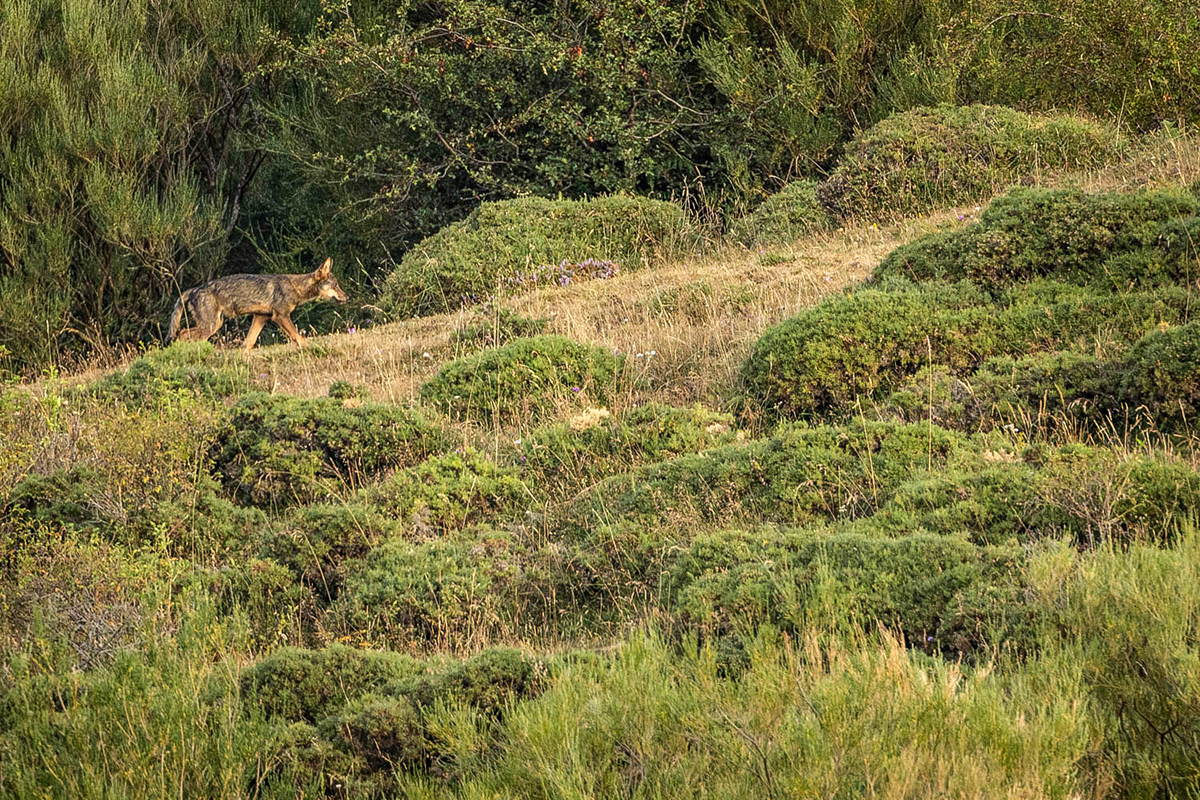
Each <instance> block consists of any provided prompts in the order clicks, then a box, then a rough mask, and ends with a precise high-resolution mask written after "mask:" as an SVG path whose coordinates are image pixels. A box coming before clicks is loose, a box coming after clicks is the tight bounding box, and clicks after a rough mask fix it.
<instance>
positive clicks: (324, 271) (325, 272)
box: [317, 258, 333, 278]
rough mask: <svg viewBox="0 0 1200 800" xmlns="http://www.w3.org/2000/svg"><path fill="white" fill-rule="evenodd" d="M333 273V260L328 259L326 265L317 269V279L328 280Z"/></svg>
mask: <svg viewBox="0 0 1200 800" xmlns="http://www.w3.org/2000/svg"><path fill="white" fill-rule="evenodd" d="M332 271H333V259H332V258H327V259H325V263H324V264H322V265H321V266H319V267H317V277H319V278H328V277H329V273H331V272H332Z"/></svg>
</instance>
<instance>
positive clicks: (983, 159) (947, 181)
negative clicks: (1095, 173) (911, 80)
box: [816, 105, 1126, 217]
mask: <svg viewBox="0 0 1200 800" xmlns="http://www.w3.org/2000/svg"><path fill="white" fill-rule="evenodd" d="M1125 148H1126V144H1125V142H1124V140H1122V139H1121V138H1120V136H1119V135H1118V134H1117V132H1116V131H1115V130H1113V129H1111V128H1109V127H1107V126H1105V125H1102V124H1100V123H1096V122H1092V121H1090V120H1086V119H1082V118H1080V117H1073V116H1065V115H1058V116H1050V117H1036V116H1031V115H1029V114H1023V113H1021V112H1020V111H1014V110H1012V109H1011V108H1004V107H1003V106H982V105H973V106H964V107H955V106H948V105H944V106H937V107H934V108H914V109H912V110H909V111H904V112H903V113H899V114H895V115H893V116H890V117H888V118H887V119H885V120H883V121H882V122H880V123H878V124H877V125H875V126H874V127H872V128H870V129H868V130H866V131H865V132H863V133H862V134H861V135H860V136H858V137H857V138H855V139H853V140H852V141H851V142H850V143H849V144H848V145H847V146H846V150H845V152H844V153H843V154H842V157H841V158H840V159H838V163H837V168H836V169H834V171H833V172H832V173H831V174H830V176H829V178H828V179H826V180H825V181H824V182H823V183H822V184H821V186H820V188H819V189H818V190H817V191H816V197H817V198H819V199H820V203H821V206H822V207H823V208H825V209H826V210H828V211H829V213H831V214H833V215H835V216H838V217H872V216H879V215H888V214H892V215H905V214H915V213H917V212H919V211H925V210H928V209H931V208H937V207H940V206H947V205H955V204H961V203H968V202H972V201H977V200H980V199H984V198H987V197H991V196H992V195H994V194H995V193H996V192H998V191H1000V190H1001V189H1003V188H1005V187H1007V186H1009V185H1012V184H1014V183H1020V182H1021V181H1022V180H1024V179H1026V178H1029V179H1041V178H1043V176H1044V175H1046V174H1054V173H1061V172H1069V171H1080V172H1082V171H1085V170H1089V169H1094V168H1096V167H1098V166H1100V165H1103V164H1105V163H1109V162H1112V161H1114V160H1115V159H1117V158H1119V157H1120V156H1121V154H1122V153H1123V152H1124V151H1125Z"/></svg>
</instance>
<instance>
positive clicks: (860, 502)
mask: <svg viewBox="0 0 1200 800" xmlns="http://www.w3.org/2000/svg"><path fill="white" fill-rule="evenodd" d="M974 449H975V445H973V444H971V443H969V442H967V441H965V440H964V439H962V438H961V437H959V436H958V435H957V434H954V433H952V432H949V431H946V430H943V429H942V428H937V427H932V428H931V427H930V426H928V425H897V424H893V423H879V422H864V421H861V420H855V421H852V422H849V423H847V424H846V425H842V426H820V427H808V426H807V425H804V424H788V425H781V426H780V427H779V428H777V429H776V431H775V432H774V433H773V434H772V435H771V436H770V437H769V438H767V439H760V440H755V441H751V442H747V443H745V444H731V445H725V446H723V447H716V448H713V449H711V450H706V451H705V452H703V453H700V454H697V455H687V456H681V457H679V458H674V459H671V460H669V461H663V462H660V463H657V464H649V465H646V466H643V467H639V468H637V469H635V470H633V471H632V472H629V473H627V474H624V475H617V476H615V477H612V478H609V479H607V480H605V481H603V482H601V483H600V484H599V485H597V486H596V487H595V488H594V489H592V490H591V491H589V492H587V493H586V494H585V495H584V496H583V497H581V498H579V500H577V501H575V502H574V503H572V504H571V505H570V506H569V507H568V508H567V509H566V510H565V512H564V520H563V524H564V527H565V529H566V530H569V531H574V532H576V533H578V534H582V535H584V536H585V537H590V536H592V535H593V534H592V533H590V532H592V531H595V530H597V529H599V528H600V526H602V525H603V524H605V523H611V522H614V521H634V522H636V523H637V524H640V525H646V526H651V527H663V526H667V527H670V528H671V529H672V530H691V529H694V528H696V527H701V526H705V525H712V524H715V523H727V522H729V521H734V520H748V521H753V522H775V523H779V524H788V525H805V524H812V523H820V522H825V521H831V520H837V519H851V518H854V517H857V516H866V515H870V514H871V513H873V512H874V511H875V509H877V508H879V506H880V505H882V504H883V503H884V502H886V501H887V499H888V497H889V495H890V493H891V492H892V491H893V490H894V489H895V487H897V486H898V485H900V484H901V483H903V482H904V481H905V480H908V479H909V478H910V475H911V473H913V472H914V471H922V470H925V469H935V470H936V469H945V468H946V467H947V465H948V464H950V463H953V462H954V461H955V460H956V459H957V458H960V457H965V456H969V455H970V454H971V453H972V452H974Z"/></svg>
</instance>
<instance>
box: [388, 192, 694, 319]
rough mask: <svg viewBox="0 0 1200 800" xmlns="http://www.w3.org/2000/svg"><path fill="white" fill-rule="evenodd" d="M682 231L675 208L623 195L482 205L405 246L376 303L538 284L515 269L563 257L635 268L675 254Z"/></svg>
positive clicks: (447, 303) (407, 310)
mask: <svg viewBox="0 0 1200 800" xmlns="http://www.w3.org/2000/svg"><path fill="white" fill-rule="evenodd" d="M687 229H688V222H687V218H686V216H685V214H684V212H683V210H682V209H681V208H680V207H679V206H676V205H674V204H671V203H667V202H663V201H661V200H650V199H647V198H639V197H630V196H625V195H613V196H610V197H602V198H597V199H595V200H547V199H545V198H541V197H523V198H519V199H516V200H502V201H499V202H493V203H483V204H481V205H480V206H479V207H477V208H476V209H475V210H474V211H472V212H471V214H470V216H468V217H467V218H466V219H464V220H462V221H460V222H455V223H453V224H451V225H448V226H446V227H445V228H443V229H442V230H440V231H438V232H437V233H435V234H434V235H433V236H430V237H429V238H427V239H425V240H424V241H422V242H420V243H418V244H417V245H415V246H414V247H413V248H412V249H411V250H409V251H408V253H407V255H405V257H404V260H403V261H401V262H400V266H399V267H398V268H397V269H396V271H395V272H393V273H392V274H391V275H389V276H388V277H387V279H386V280H385V282H384V285H383V294H382V296H381V297H380V305H381V306H383V308H384V309H385V310H386V311H388V312H389V313H391V314H393V315H395V316H397V317H410V316H420V315H424V314H435V313H438V312H441V311H448V310H452V309H455V308H458V307H460V306H463V305H468V304H471V303H476V302H480V301H482V300H485V299H487V298H488V297H491V296H492V295H493V294H495V293H496V292H497V290H498V289H502V290H512V291H520V290H528V289H534V288H537V286H538V285H539V284H541V283H544V281H543V280H535V281H525V282H521V281H519V280H518V278H519V275H518V273H520V272H521V271H523V270H529V269H530V268H534V269H536V268H537V267H539V266H540V265H554V264H560V263H562V262H563V260H564V259H566V260H567V261H568V262H572V263H575V262H584V261H585V260H587V259H598V260H603V261H609V262H614V263H615V264H617V265H619V267H620V268H621V269H626V270H628V269H636V268H637V267H639V266H641V265H642V264H643V263H646V262H648V261H653V260H654V259H656V258H658V257H660V256H664V255H669V254H671V253H673V252H675V250H676V249H677V248H679V247H680V246H681V242H682V241H683V240H684V239H685V238H686V231H687Z"/></svg>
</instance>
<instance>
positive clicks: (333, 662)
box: [238, 645, 425, 724]
mask: <svg viewBox="0 0 1200 800" xmlns="http://www.w3.org/2000/svg"><path fill="white" fill-rule="evenodd" d="M424 670H425V664H424V663H422V662H421V661H419V660H417V659H415V658H412V657H410V656H405V655H401V654H399V653H389V652H385V651H374V650H355V649H354V648H351V647H345V646H344V645H330V646H329V647H325V648H322V649H320V650H305V649H301V648H295V647H282V648H279V649H278V650H276V651H275V652H273V653H272V654H271V655H269V656H267V657H266V658H264V659H262V660H260V661H258V662H256V663H255V664H253V665H251V666H250V667H248V668H246V669H245V670H244V671H243V672H242V674H241V676H240V677H239V678H238V684H239V686H240V688H241V693H242V696H243V697H244V698H245V699H246V701H247V702H248V703H252V704H254V705H255V706H257V707H258V708H261V709H262V713H263V714H264V715H265V716H267V717H274V716H280V717H285V718H287V719H289V720H303V721H308V722H311V723H314V724H315V723H319V722H320V721H321V720H323V719H325V718H326V717H327V716H329V715H330V714H333V713H336V711H337V710H338V709H339V708H341V707H343V706H344V705H346V703H348V702H351V701H353V700H355V699H357V698H359V697H362V696H363V695H365V694H368V693H370V692H377V691H379V690H381V689H382V688H383V687H384V686H386V685H387V684H389V683H392V682H396V681H402V680H406V679H409V678H411V677H413V676H415V675H419V674H420V673H422V672H424Z"/></svg>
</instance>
